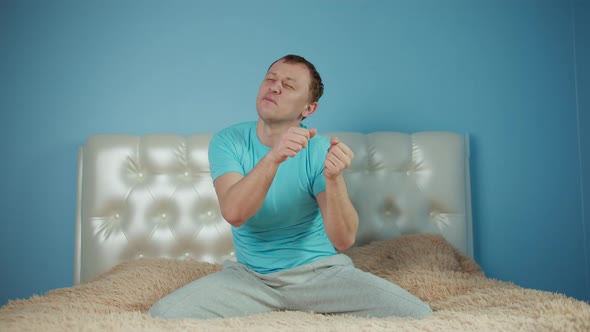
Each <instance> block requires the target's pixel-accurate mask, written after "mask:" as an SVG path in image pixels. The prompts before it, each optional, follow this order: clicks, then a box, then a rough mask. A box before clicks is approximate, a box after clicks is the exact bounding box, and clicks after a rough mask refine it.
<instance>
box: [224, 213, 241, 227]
mask: <svg viewBox="0 0 590 332" xmlns="http://www.w3.org/2000/svg"><path fill="white" fill-rule="evenodd" d="M238 212H239V211H236V209H222V210H221V216H222V217H223V219H225V221H227V222H228V223H229V224H230V225H232V226H234V227H240V226H242V225H243V224H244V223H245V222H246V220H247V218H245V217H243V216H242V215H240V214H239V213H238Z"/></svg>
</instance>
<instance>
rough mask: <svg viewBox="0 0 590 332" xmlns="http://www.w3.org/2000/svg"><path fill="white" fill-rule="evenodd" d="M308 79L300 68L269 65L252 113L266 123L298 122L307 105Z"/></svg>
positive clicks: (297, 65) (282, 63) (290, 64)
mask: <svg viewBox="0 0 590 332" xmlns="http://www.w3.org/2000/svg"><path fill="white" fill-rule="evenodd" d="M310 84H311V77H310V74H309V70H308V69H307V67H306V66H305V65H303V64H299V63H297V64H293V63H285V62H283V61H282V60H281V61H278V62H276V63H275V64H273V65H272V66H271V67H270V69H269V70H268V72H267V73H266V76H265V77H264V80H263V81H262V84H261V85H260V90H258V97H257V98H256V110H257V111H258V116H260V118H261V119H263V120H268V121H294V120H296V119H299V120H301V117H302V113H304V112H305V111H306V110H308V108H309V106H310V104H312V103H311V101H310V93H309V86H310Z"/></svg>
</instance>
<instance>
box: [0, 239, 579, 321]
mask: <svg viewBox="0 0 590 332" xmlns="http://www.w3.org/2000/svg"><path fill="white" fill-rule="evenodd" d="M346 253H347V254H348V255H349V256H350V257H351V258H352V259H353V260H354V262H355V264H356V266H357V267H359V268H360V269H363V270H365V271H369V272H372V273H374V274H376V275H378V276H380V277H382V278H385V279H387V280H390V281H392V282H394V283H396V284H398V285H400V286H401V287H403V288H405V289H407V290H408V291H410V292H411V293H413V294H415V295H416V296H418V297H420V298H421V299H422V300H424V301H426V302H428V303H429V304H430V306H431V307H432V309H433V310H434V313H433V314H432V315H430V316H427V317H426V318H424V319H419V320H418V319H410V318H399V317H390V318H379V319H376V318H355V317H350V316H330V315H321V314H314V313H308V312H272V313H265V314H258V315H253V316H248V317H240V318H231V319H213V320H193V319H183V320H162V319H157V318H152V317H150V316H148V315H147V314H146V311H147V310H148V308H149V307H150V306H151V305H152V304H153V303H154V302H156V301H157V300H158V299H159V298H161V297H163V296H164V295H166V294H168V293H170V292H172V291H173V290H174V289H176V288H178V287H180V286H182V285H184V284H186V283H188V282H190V281H192V280H194V279H197V278H199V277H202V276H204V275H206V274H209V273H212V272H214V271H217V270H219V269H220V268H221V266H220V265H214V264H208V263H202V262H194V261H178V260H171V259H141V260H135V261H130V262H127V263H123V264H120V265H118V266H116V267H115V268H113V269H112V270H111V271H109V272H107V273H105V274H103V275H101V276H99V277H97V278H95V279H94V280H92V281H89V282H86V283H83V284H80V285H77V286H74V287H68V288H62V289H56V290H52V291H49V292H47V293H46V294H45V295H43V296H33V297H31V298H29V299H26V300H16V301H11V302H9V303H8V304H6V305H5V306H4V307H2V308H0V331H72V330H73V331H109V332H114V331H238V330H239V331H304V330H310V331H369V330H370V331H394V330H395V331H516V330H518V331H590V305H589V304H587V303H585V302H582V301H578V300H575V299H572V298H569V297H566V296H564V295H560V294H555V293H550V292H545V291H538V290H532V289H525V288H522V287H519V286H516V285H514V284H512V283H508V282H501V281H498V280H493V279H490V278H487V277H485V275H484V274H483V273H482V271H481V269H480V268H479V266H478V265H477V264H476V263H475V262H474V261H473V260H471V259H470V258H468V257H466V256H464V255H462V254H461V253H460V252H459V251H457V250H456V249H455V248H453V247H452V246H451V245H449V244H448V243H447V242H446V241H445V240H444V239H443V238H441V237H439V236H435V235H410V236H403V237H400V238H396V239H390V240H384V241H378V242H374V243H371V244H369V245H365V246H361V247H356V248H352V249H350V250H349V251H347V252H346ZM351 301H354V299H351Z"/></svg>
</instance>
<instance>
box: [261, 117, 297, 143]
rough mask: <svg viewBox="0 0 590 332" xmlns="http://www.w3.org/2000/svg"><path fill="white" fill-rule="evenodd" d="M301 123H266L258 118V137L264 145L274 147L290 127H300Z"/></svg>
mask: <svg viewBox="0 0 590 332" xmlns="http://www.w3.org/2000/svg"><path fill="white" fill-rule="evenodd" d="M300 124H301V121H298V120H296V121H291V122H265V121H263V120H262V119H260V118H258V123H256V135H257V136H258V139H259V140H260V142H262V144H264V145H265V146H268V147H271V148H272V147H274V146H275V145H276V144H277V143H278V142H279V140H280V139H281V136H283V133H284V132H286V131H287V130H288V129H289V128H290V127H299V125H300Z"/></svg>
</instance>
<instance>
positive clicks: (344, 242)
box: [332, 236, 355, 251]
mask: <svg viewBox="0 0 590 332" xmlns="http://www.w3.org/2000/svg"><path fill="white" fill-rule="evenodd" d="M354 241H355V237H354V236H349V237H347V238H344V239H340V240H339V241H334V243H332V244H333V245H334V248H336V250H338V251H344V250H346V249H348V248H350V247H352V246H353V245H354Z"/></svg>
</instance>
